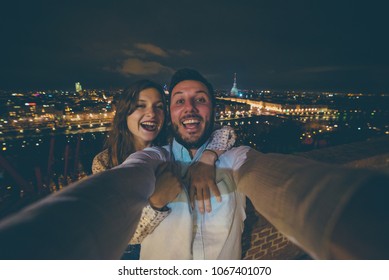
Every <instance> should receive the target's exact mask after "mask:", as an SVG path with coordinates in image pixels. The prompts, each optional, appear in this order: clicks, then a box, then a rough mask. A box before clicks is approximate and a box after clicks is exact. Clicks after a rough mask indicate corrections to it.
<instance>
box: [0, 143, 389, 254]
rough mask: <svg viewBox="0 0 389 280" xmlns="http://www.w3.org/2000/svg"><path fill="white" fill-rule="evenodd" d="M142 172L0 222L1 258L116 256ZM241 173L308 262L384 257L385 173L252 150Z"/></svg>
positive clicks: (129, 227) (133, 218) (138, 202)
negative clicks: (308, 259) (311, 259)
mask: <svg viewBox="0 0 389 280" xmlns="http://www.w3.org/2000/svg"><path fill="white" fill-rule="evenodd" d="M385 141H386V142H385V143H387V140H385ZM323 151H324V150H323ZM305 156H306V157H307V154H305ZM386 159H387V157H386ZM143 168H144V166H142V165H141V164H137V165H133V166H130V167H127V168H123V169H114V170H109V171H107V172H103V173H100V174H97V175H95V176H91V177H88V178H86V179H83V180H81V181H79V182H77V183H74V184H72V185H71V186H69V187H67V188H65V189H64V190H63V191H61V192H58V193H56V194H54V195H50V196H48V197H46V198H44V199H42V200H41V201H39V202H37V203H36V204H34V205H31V206H29V207H28V208H26V209H24V210H22V211H20V212H18V213H17V214H14V215H12V216H10V217H8V218H7V219H5V220H3V221H1V222H0V248H1V250H0V258H1V259H118V258H119V257H120V256H121V253H122V251H123V248H125V246H126V243H127V240H128V237H129V236H130V235H132V234H133V232H134V230H135V226H136V224H137V222H138V220H139V217H140V213H141V210H142V208H143V207H144V206H145V205H146V202H147V198H148V196H149V195H150V194H151V192H152V191H153V190H152V189H148V188H145V187H144V186H143V185H142V178H138V176H137V174H139V173H138V172H139V170H140V169H143ZM242 168H243V169H244V172H243V174H244V175H243V176H241V178H240V179H239V182H238V188H239V189H240V190H241V191H242V192H244V193H245V194H246V195H247V196H248V197H249V198H250V200H251V201H252V203H253V204H254V206H255V208H256V210H257V211H258V212H259V213H260V214H261V215H263V216H264V217H265V218H266V219H267V220H268V221H269V222H270V223H271V224H273V225H274V226H275V227H276V228H277V229H278V230H279V231H280V232H281V233H283V234H284V235H285V236H287V237H288V238H289V239H290V240H292V241H293V242H294V243H296V244H297V245H298V246H300V247H301V248H302V249H303V250H305V251H306V252H307V253H308V254H310V255H311V256H313V257H314V258H320V259H354V258H355V259H389V242H388V238H387V237H388V236H389V203H387V201H386V200H387V197H389V175H388V174H387V173H385V172H378V171H375V170H369V169H356V168H349V167H345V166H341V165H329V164H323V163H319V162H317V161H312V160H310V159H307V158H304V157H302V156H297V155H282V154H262V153H259V152H257V151H254V150H253V151H251V152H250V153H249V154H248V160H247V162H246V163H245V164H244V166H243V167H242ZM148 175H149V176H154V174H153V172H150V174H148ZM253 182H255V184H253ZM129 185H130V186H131V187H128V186H129Z"/></svg>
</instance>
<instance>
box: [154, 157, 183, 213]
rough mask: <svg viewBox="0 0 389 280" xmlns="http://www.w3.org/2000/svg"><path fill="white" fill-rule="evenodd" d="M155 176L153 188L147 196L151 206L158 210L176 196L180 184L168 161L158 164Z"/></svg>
mask: <svg viewBox="0 0 389 280" xmlns="http://www.w3.org/2000/svg"><path fill="white" fill-rule="evenodd" d="M155 176H156V179H157V180H156V183H155V190H154V192H153V194H152V195H151V196H150V197H149V203H150V205H151V207H153V208H154V209H156V210H158V209H162V208H163V207H164V206H165V205H166V204H168V203H169V202H171V201H173V200H174V199H175V198H176V197H177V195H178V194H179V193H180V192H181V190H182V185H181V182H180V180H179V178H178V177H177V176H176V174H175V173H174V170H173V168H172V164H171V163H170V162H165V163H162V164H161V165H160V166H158V168H157V170H156V173H155Z"/></svg>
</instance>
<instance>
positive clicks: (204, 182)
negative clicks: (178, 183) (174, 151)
mask: <svg viewBox="0 0 389 280" xmlns="http://www.w3.org/2000/svg"><path fill="white" fill-rule="evenodd" d="M220 153H223V151H221V152H220ZM217 159H218V154H217V153H216V152H214V151H208V150H205V151H204V152H203V154H202V156H201V158H200V160H199V161H197V162H195V163H194V164H192V165H191V166H190V167H189V169H188V173H187V176H189V178H188V179H189V180H188V181H189V196H190V202H191V205H192V208H194V201H195V199H196V200H197V205H198V207H199V211H200V213H204V210H205V211H207V212H211V211H212V205H211V200H210V197H211V192H212V193H213V195H214V196H215V197H216V200H217V201H218V202H220V201H221V195H220V191H219V188H218V187H217V185H216V167H215V162H216V161H217Z"/></svg>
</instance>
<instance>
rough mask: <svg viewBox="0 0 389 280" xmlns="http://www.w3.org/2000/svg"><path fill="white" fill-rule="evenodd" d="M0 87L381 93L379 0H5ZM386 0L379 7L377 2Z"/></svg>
mask: <svg viewBox="0 0 389 280" xmlns="http://www.w3.org/2000/svg"><path fill="white" fill-rule="evenodd" d="M3 2H7V3H6V4H3V3H2V4H1V5H0V17H1V18H0V21H1V25H0V33H1V41H0V89H2V90H47V89H73V88H74V83H75V82H77V81H78V82H80V83H81V84H82V86H83V88H87V89H92V88H100V89H111V88H118V87H125V86H127V85H128V84H129V83H131V82H133V81H134V80H136V79H139V78H145V77H147V78H150V79H153V80H155V81H157V82H160V83H168V82H169V79H170V76H171V75H172V73H173V72H174V71H175V70H177V69H179V68H182V67H191V68H195V69H198V70H199V71H200V72H202V73H203V74H204V75H205V76H206V77H207V78H208V79H209V80H210V81H211V82H212V83H213V84H214V86H215V87H216V88H219V89H229V88H231V86H232V79H233V73H234V72H237V75H238V88H242V89H272V90H288V89H289V90H328V91H339V92H350V91H351V92H365V93H382V92H386V93H389V16H388V7H386V6H388V4H386V1H342V0H338V1H332V0H326V1H322V0H318V1H315V0H310V1H299V0H295V1H275V0H267V1H265V0H250V1H245V0H239V1H238V0H236V1H229V0H224V1H221V0H216V1H213V0H207V1H203V0H197V1H187V0H180V1H178V0H177V1H169V0H160V1H147V0H143V1H130V0H127V1H124V0H123V1H112V0H109V1H97V0H95V1H82V0H79V1H72V0H70V1H65V0H63V1H55V0H53V1H33V0H29V1H17V0H14V1H3ZM385 4H386V6H384V5H385Z"/></svg>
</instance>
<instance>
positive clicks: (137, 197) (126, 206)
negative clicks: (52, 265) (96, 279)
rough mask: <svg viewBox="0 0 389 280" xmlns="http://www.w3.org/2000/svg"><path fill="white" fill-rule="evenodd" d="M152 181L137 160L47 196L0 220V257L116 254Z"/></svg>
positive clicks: (144, 202) (110, 256)
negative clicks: (135, 162) (134, 162)
mask: <svg viewBox="0 0 389 280" xmlns="http://www.w3.org/2000/svg"><path fill="white" fill-rule="evenodd" d="M154 185H155V176H154V169H153V167H152V166H150V165H148V164H142V163H140V162H138V163H137V164H133V165H129V166H126V167H123V168H119V169H112V170H108V171H105V172H102V173H99V174H96V175H93V176H91V177H88V178H85V179H83V180H81V181H79V182H77V183H74V184H72V185H70V186H68V187H67V188H65V189H64V190H62V191H61V192H58V193H56V194H53V195H49V196H48V197H46V198H44V199H42V200H40V201H38V202H37V203H35V204H33V205H31V206H29V207H27V208H26V209H24V210H22V211H20V212H18V213H16V214H14V215H12V216H10V217H9V218H6V219H4V220H2V221H1V222H0V248H1V250H0V259H119V258H120V256H121V255H122V253H123V250H124V249H125V248H126V245H127V243H128V240H129V237H130V236H132V235H133V233H134V231H135V228H136V225H137V224H138V221H139V217H140V215H141V212H142V209H143V207H144V206H145V205H147V203H148V202H147V201H148V197H149V196H150V195H151V193H152V192H153V191H154Z"/></svg>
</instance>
